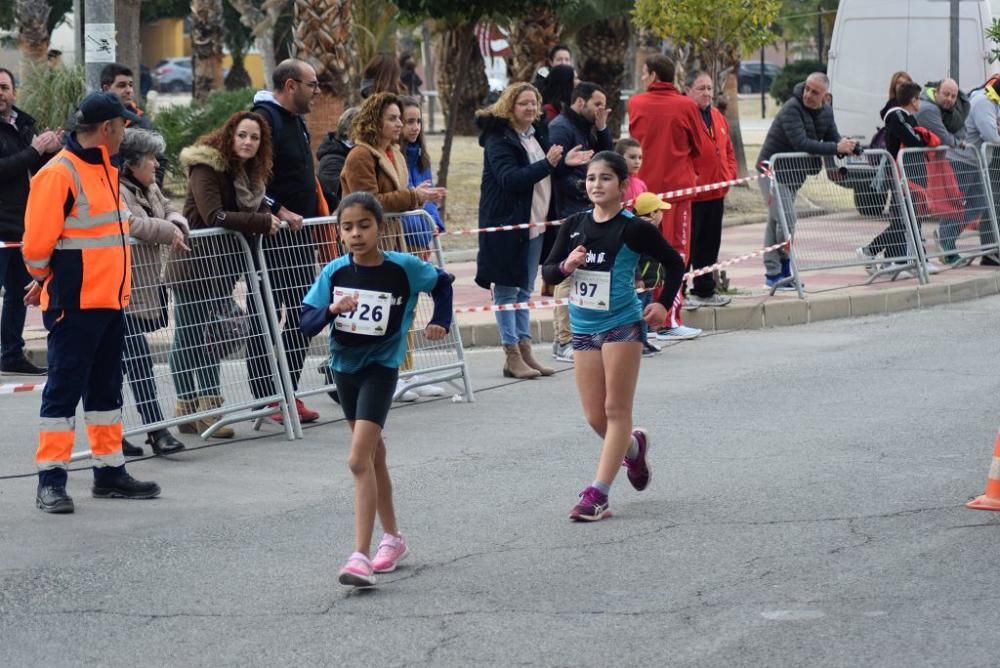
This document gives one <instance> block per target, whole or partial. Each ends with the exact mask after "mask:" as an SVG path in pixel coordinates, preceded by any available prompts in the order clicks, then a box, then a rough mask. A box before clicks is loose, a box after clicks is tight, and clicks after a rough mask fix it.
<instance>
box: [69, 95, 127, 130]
mask: <svg viewBox="0 0 1000 668" xmlns="http://www.w3.org/2000/svg"><path fill="white" fill-rule="evenodd" d="M119 116H121V117H122V118H124V119H125V120H127V121H132V122H133V123H136V122H138V121H139V117H138V116H137V115H136V114H134V113H132V112H131V111H129V110H128V109H126V108H125V105H124V104H122V101H121V100H119V99H118V96H117V95H115V94H114V93H107V92H104V93H91V94H90V95H88V96H87V97H85V98H83V101H81V102H80V107H79V109H77V112H76V122H77V123H78V124H82V125H94V124H95V123H103V122H104V121H110V120H111V119H112V118H118V117H119Z"/></svg>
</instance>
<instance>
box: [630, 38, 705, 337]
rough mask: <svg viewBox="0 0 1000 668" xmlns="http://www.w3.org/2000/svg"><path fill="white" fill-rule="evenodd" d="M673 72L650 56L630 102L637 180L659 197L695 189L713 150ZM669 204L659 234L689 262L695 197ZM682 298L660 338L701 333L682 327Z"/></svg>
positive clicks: (670, 64) (671, 67)
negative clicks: (699, 163)
mask: <svg viewBox="0 0 1000 668" xmlns="http://www.w3.org/2000/svg"><path fill="white" fill-rule="evenodd" d="M675 71H676V68H675V67H674V63H673V61H672V60H670V59H669V58H667V57H666V56H663V55H660V54H655V55H652V56H650V57H649V58H647V59H646V62H645V63H644V64H643V66H642V83H643V85H645V86H646V92H645V93H640V94H639V95H635V96H633V97H631V98H629V101H628V119H629V133H630V134H631V135H632V136H633V137H634V138H635V139H638V140H639V143H640V144H642V153H643V162H642V168H641V169H640V170H639V177H640V178H642V180H643V181H645V182H646V185H647V186H648V187H649V189H650V190H651V191H653V192H656V193H662V192H666V191H668V190H679V189H681V188H692V187H694V186H696V185H697V184H698V173H697V171H696V169H695V160H696V159H697V158H698V157H699V156H700V155H701V154H702V153H708V152H710V151H711V152H714V151H715V149H714V147H713V146H712V145H711V143H710V142H709V139H708V135H707V134H706V133H705V130H704V122H703V121H702V120H701V112H699V111H698V105H697V104H695V103H694V101H693V100H691V99H690V98H687V97H684V95H682V94H681V92H680V91H679V90H677V88H676V86H674V84H673V80H674V74H675ZM671 204H673V207H672V208H671V209H670V210H668V211H664V212H663V214H664V215H663V222H662V223H661V224H660V230H661V232H662V233H663V237H664V238H665V239H666V240H667V242H668V243H669V244H670V245H671V246H673V247H674V249H675V250H676V251H677V252H678V253H680V255H681V257H682V258H683V259H684V262H685V264H686V263H687V262H689V261H690V259H691V254H690V250H691V198H690V197H689V198H686V199H681V200H671ZM682 299H683V295H682V293H681V292H678V293H677V299H675V300H674V307H673V308H672V309H671V310H670V313H669V314H668V316H667V322H666V323H665V325H666V328H665V329H662V330H660V331H659V332H657V334H656V338H658V339H661V340H671V339H693V338H694V337H696V336H698V335H699V334H701V330H700V329H697V328H695V327H685V326H684V325H683V324H682V323H681V303H682Z"/></svg>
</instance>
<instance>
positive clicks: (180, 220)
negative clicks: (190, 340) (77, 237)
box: [119, 128, 188, 456]
mask: <svg viewBox="0 0 1000 668" xmlns="http://www.w3.org/2000/svg"><path fill="white" fill-rule="evenodd" d="M165 148H166V144H165V143H164V141H163V137H161V136H160V135H158V134H156V133H155V132H150V131H148V130H141V129H139V128H129V129H128V130H126V131H125V138H124V139H123V140H122V145H121V149H120V150H119V155H120V157H121V160H122V169H121V193H122V199H124V200H125V205H126V206H127V207H128V210H129V212H130V213H131V214H132V215H131V218H130V219H129V235H130V236H131V237H132V239H133V244H132V299H131V301H130V302H129V305H128V308H127V309H125V359H124V366H125V375H127V376H128V384H129V387H130V388H131V390H132V396H133V397H134V398H135V407H136V410H137V411H138V412H139V415H140V416H141V417H142V423H143V424H155V423H157V422H163V412H162V411H161V410H160V404H159V401H158V400H157V397H156V378H155V376H154V375H153V360H152V357H151V356H150V352H149V342H148V341H147V340H146V334H149V333H150V332H155V331H156V330H158V329H161V328H163V327H165V326H166V325H167V313H168V310H167V290H166V288H165V287H164V285H163V280H162V276H163V254H164V249H163V246H168V247H171V248H174V249H178V250H181V251H183V250H184V249H186V248H187V246H186V244H185V241H184V240H185V237H187V235H188V223H187V220H185V219H184V216H182V215H181V214H180V213H179V212H178V211H177V210H176V209H175V208H174V207H173V205H172V204H171V203H170V200H168V199H167V198H166V197H164V196H163V193H161V192H160V189H159V188H158V187H157V185H156V180H155V179H156V168H157V167H158V166H159V163H158V162H157V160H156V156H157V155H161V154H162V153H163V151H164V150H165ZM146 444H147V445H149V446H150V447H152V449H153V452H155V453H156V454H158V455H169V454H173V453H175V452H180V451H181V450H183V449H184V444H183V443H181V442H180V441H178V440H177V439H176V438H174V436H173V435H172V434H171V433H170V432H169V431H167V430H166V429H164V428H159V429H152V430H150V431H149V433H148V434H147V437H146ZM122 451H123V452H124V453H125V454H126V455H129V456H140V455H142V454H143V452H142V448H139V447H136V446H134V445H132V444H131V443H129V442H128V441H127V440H124V439H123V440H122Z"/></svg>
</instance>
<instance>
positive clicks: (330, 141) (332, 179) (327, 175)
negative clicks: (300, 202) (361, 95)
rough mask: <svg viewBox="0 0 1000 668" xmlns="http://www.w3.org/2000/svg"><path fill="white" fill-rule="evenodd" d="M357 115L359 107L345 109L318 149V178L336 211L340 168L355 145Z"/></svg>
mask: <svg viewBox="0 0 1000 668" xmlns="http://www.w3.org/2000/svg"><path fill="white" fill-rule="evenodd" d="M357 115H358V108H357V107H348V108H347V109H345V110H344V112H343V113H342V114H341V115H340V119H339V120H338V121H337V129H336V131H334V132H328V133H327V135H326V139H324V140H323V143H322V144H320V145H319V148H318V149H316V159H317V160H319V169H318V170H316V178H317V179H319V185H320V188H321V189H322V190H323V197H324V198H326V205H327V207H329V209H330V211H336V209H337V206H338V205H339V204H340V197H341V192H340V170H342V169H343V168H344V162H345V161H346V160H347V154H348V153H350V152H351V149H352V148H353V147H354V142H352V141H351V123H352V122H353V121H354V117H355V116H357Z"/></svg>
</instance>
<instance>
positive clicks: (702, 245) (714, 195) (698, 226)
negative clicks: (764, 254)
mask: <svg viewBox="0 0 1000 668" xmlns="http://www.w3.org/2000/svg"><path fill="white" fill-rule="evenodd" d="M712 91H713V85H712V75H710V74H708V73H707V72H701V71H695V72H692V73H691V74H689V75H688V77H687V79H686V80H685V82H684V92H685V93H686V94H687V96H688V97H689V98H691V99H692V100H694V102H695V104H697V105H698V111H699V112H700V113H701V118H702V124H701V127H702V131H703V132H704V133H705V135H706V136H707V137H708V141H709V142H710V143H711V145H712V150H710V151H705V152H704V153H702V154H701V155H700V156H698V159H697V160H696V161H695V170H696V171H697V172H698V185H700V186H705V185H708V184H710V183H720V182H722V181H730V180H732V179H735V178H736V153H735V152H734V151H733V142H732V140H730V139H729V123H727V122H726V117H725V116H723V115H722V112H721V111H719V110H718V109H716V108H715V107H713V106H712ZM727 192H729V188H721V189H719V190H709V191H708V192H703V193H701V194H699V195H695V197H694V202H693V203H692V204H691V262H690V263H689V265H690V267H691V268H692V269H700V268H702V267H709V266H711V265H713V264H715V263H716V262H718V261H719V247H720V246H721V245H722V215H723V213H724V212H725V202H726V199H725V198H726V193H727ZM731 301H732V299H731V298H729V297H725V296H723V295H720V294H718V293H717V292H716V291H715V277H714V276H713V275H712V274H705V275H704V276H698V277H697V278H695V279H694V281H693V284H692V287H691V294H689V295H688V304H689V305H693V306H725V305H727V304H728V303H729V302H731Z"/></svg>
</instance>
